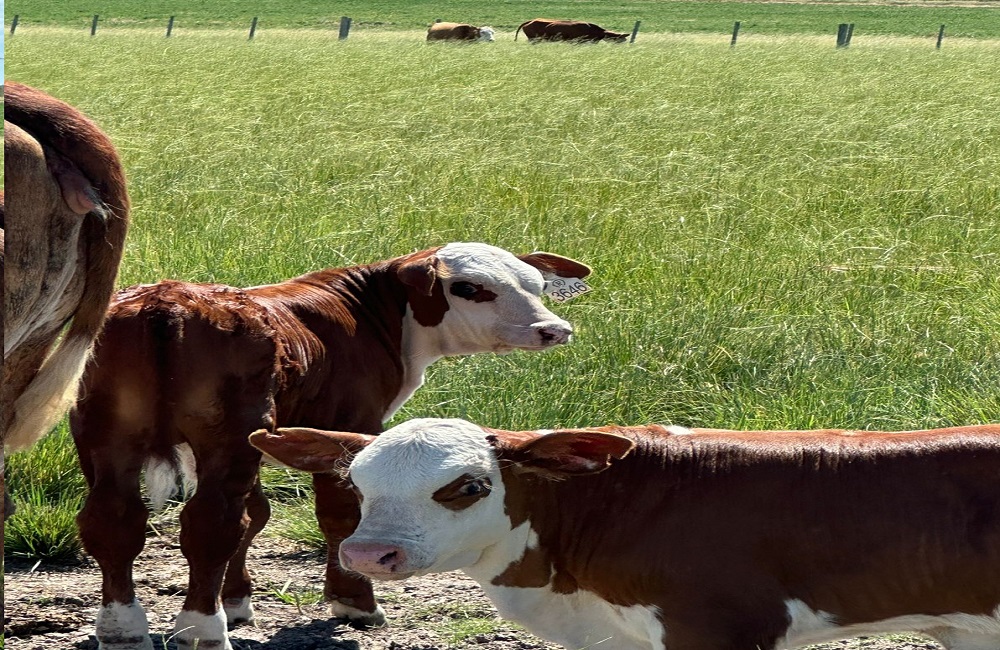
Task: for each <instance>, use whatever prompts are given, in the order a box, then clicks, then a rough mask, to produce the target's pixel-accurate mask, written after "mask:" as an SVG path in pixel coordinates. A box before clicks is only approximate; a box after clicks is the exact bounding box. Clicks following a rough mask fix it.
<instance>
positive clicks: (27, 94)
mask: <svg viewBox="0 0 1000 650" xmlns="http://www.w3.org/2000/svg"><path fill="white" fill-rule="evenodd" d="M4 187H5V190H6V191H5V199H6V204H5V208H10V210H9V217H8V214H7V211H6V209H5V210H4V213H3V224H2V225H3V228H4V239H5V244H9V247H8V248H6V250H5V256H4V268H3V273H4V295H3V302H4V318H3V321H4V331H3V335H4V347H3V360H4V363H3V383H2V387H0V413H2V429H0V431H2V438H3V446H4V449H5V450H8V451H11V450H17V449H23V448H25V447H28V446H30V445H31V444H32V443H34V442H35V441H36V440H38V438H40V437H41V436H43V435H44V434H45V433H47V432H48V431H49V429H51V428H52V426H53V425H55V423H56V422H57V421H58V419H59V418H60V417H61V416H62V415H63V413H64V412H65V411H66V409H67V408H69V406H70V405H71V404H72V402H73V399H74V398H75V396H76V388H77V384H78V381H79V378H80V373H82V372H83V367H84V363H85V362H86V359H87V355H88V354H89V352H90V348H91V345H92V344H93V341H94V338H95V336H96V335H97V333H98V332H99V331H100V328H101V323H102V322H103V320H104V315H105V312H106V310H107V307H108V302H109V300H110V299H111V294H112V292H113V290H114V282H115V277H116V275H117V272H118V263H119V262H120V260H121V256H122V249H123V245H124V240H125V231H126V230H127V227H128V218H129V198H128V193H127V192H126V188H125V175H124V172H123V170H122V166H121V162H120V161H119V158H118V154H117V153H116V151H115V148H114V146H113V145H112V144H111V141H110V140H109V139H108V137H107V136H106V135H105V134H104V133H103V132H102V131H101V130H100V129H99V128H98V127H97V125H95V124H94V123H93V122H92V121H90V120H89V119H88V118H87V117H85V116H84V115H83V114H82V113H80V112H79V111H78V110H76V109H75V108H73V107H72V106H70V105H69V104H66V103H64V102H61V101H59V100H57V99H54V98H52V97H50V96H49V95H46V94H45V93H43V92H41V91H40V90H37V89H35V88H30V87H28V86H25V85H23V84H19V83H17V82H13V81H8V82H6V83H5V84H4ZM6 253H9V255H6ZM60 334H61V335H62V338H61V340H59V337H60ZM4 499H5V504H6V493H5V494H4ZM9 513H10V509H9V508H7V507H6V506H5V508H4V514H5V516H6V515H7V514H9Z"/></svg>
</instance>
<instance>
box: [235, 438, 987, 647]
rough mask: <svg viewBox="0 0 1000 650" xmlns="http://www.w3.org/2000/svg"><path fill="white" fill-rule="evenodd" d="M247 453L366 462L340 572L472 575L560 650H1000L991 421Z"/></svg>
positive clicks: (323, 444) (324, 441)
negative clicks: (894, 648) (893, 648)
mask: <svg viewBox="0 0 1000 650" xmlns="http://www.w3.org/2000/svg"><path fill="white" fill-rule="evenodd" d="M251 442H252V443H253V444H254V445H255V446H257V447H258V448H259V449H261V450H262V451H264V452H265V453H266V454H269V455H270V456H273V457H274V458H276V459H278V460H280V461H281V462H283V463H286V464H288V465H291V466H297V467H299V468H301V469H304V470H307V471H311V472H321V471H335V470H336V468H337V467H343V460H344V459H343V458H342V456H345V454H346V455H350V454H353V453H356V454H357V455H356V456H355V457H354V460H353V462H352V463H351V464H350V470H349V475H348V478H349V479H350V481H351V482H352V483H353V485H354V486H355V490H356V491H357V493H358V495H359V496H360V497H361V499H362V502H361V512H362V516H361V523H360V525H359V526H358V529H357V531H356V532H355V533H354V534H353V535H351V536H350V537H349V538H347V539H346V540H345V541H344V542H343V544H341V547H340V555H341V561H342V563H343V565H344V566H345V567H347V568H349V569H353V570H355V571H359V572H361V573H364V574H366V575H369V576H371V577H372V578H377V579H383V580H400V579H404V578H408V577H410V576H414V575H422V574H426V573H432V572H436V571H448V570H452V569H463V570H464V571H465V572H466V573H467V574H468V575H470V576H471V577H472V578H474V579H475V580H476V581H478V582H479V584H480V585H482V587H483V589H484V590H485V591H486V593H487V595H489V597H490V598H491V599H492V601H493V602H494V604H495V605H496V606H497V609H498V610H499V611H500V613H501V615H503V616H505V617H507V618H510V619H512V620H514V621H517V622H518V623H520V624H522V625H524V626H525V627H526V628H528V629H529V630H530V631H532V632H534V633H535V634H537V635H538V636H541V637H543V638H546V639H550V640H552V641H555V642H557V643H561V644H562V645H564V646H566V647H567V648H571V649H577V648H585V647H593V646H596V645H599V644H601V643H602V642H605V641H607V647H609V648H615V649H616V650H664V649H666V648H669V649H670V650H778V649H787V648H797V647H800V646H802V645H807V644H811V643H820V642H825V641H832V640H836V639H843V638H847V637H853V636H858V635H866V634H878V633H887V632H919V633H922V634H925V635H927V636H929V637H932V638H934V639H936V640H938V641H939V642H940V643H941V644H943V645H944V646H945V647H946V648H948V650H997V648H1000V425H984V426H970V427H957V428H952V429H939V430H931V431H910V432H901V433H874V432H855V431H781V432H775V431H764V432H737V431H721V430H707V429H702V430H698V429H695V430H689V429H684V428H682V427H661V426H655V425H654V426H647V427H603V428H599V429H579V430H566V431H520V432H511V431H498V430H492V429H486V428H483V427H480V426H477V425H475V424H471V423H468V422H465V421H463V420H412V421H410V422H406V423H404V424H402V425H399V426H398V427H394V428H393V429H390V430H389V431H387V432H385V433H384V434H382V435H381V436H379V437H377V438H373V437H372V436H364V435H359V434H354V433H329V432H321V431H316V430H309V429H287V430H285V429H282V430H278V431H277V433H276V434H272V433H269V432H266V431H260V432H257V433H255V434H254V435H253V436H251ZM600 647H603V646H600Z"/></svg>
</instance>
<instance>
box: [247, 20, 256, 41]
mask: <svg viewBox="0 0 1000 650" xmlns="http://www.w3.org/2000/svg"><path fill="white" fill-rule="evenodd" d="M256 31H257V16H254V17H253V20H252V21H250V38H249V39H248V40H251V41H252V40H253V35H254V32H256Z"/></svg>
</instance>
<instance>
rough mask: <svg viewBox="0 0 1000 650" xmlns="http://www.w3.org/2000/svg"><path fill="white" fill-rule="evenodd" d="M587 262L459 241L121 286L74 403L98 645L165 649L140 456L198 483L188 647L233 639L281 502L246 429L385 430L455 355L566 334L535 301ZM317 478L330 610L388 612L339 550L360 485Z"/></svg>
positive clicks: (366, 618) (182, 643)
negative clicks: (312, 266) (212, 281)
mask: <svg viewBox="0 0 1000 650" xmlns="http://www.w3.org/2000/svg"><path fill="white" fill-rule="evenodd" d="M588 272H589V269H588V268H587V267H586V266H584V265H583V264H580V263H579V262H575V261H573V260H570V259H567V258H565V257H560V256H558V255H553V254H551V253H532V254H528V255H521V256H520V257H518V256H515V255H512V254H511V253H509V252H507V251H505V250H501V249H499V248H495V247H493V246H488V245H486V244H468V243H453V244H448V245H446V246H443V247H438V248H432V249H429V250H425V251H420V252H418V253H412V254H410V255H404V256H403V257H398V258H395V259H391V260H387V261H384V262H379V263H376V264H370V265H363V266H353V267H349V268H342V269H328V270H325V271H316V272H314V273H309V274H307V275H303V276H301V277H298V278H294V279H292V280H288V281H285V282H281V283H278V284H272V285H267V286H260V287H253V288H250V289H237V288H233V287H226V286H220V285H203V284H190V283H185V282H162V283H160V284H156V285H147V286H141V287H133V288H131V289H126V290H124V291H122V292H120V293H119V294H118V296H117V298H116V300H115V302H114V304H113V305H112V307H111V310H110V312H109V316H108V321H107V325H106V327H105V333H104V336H103V337H102V338H101V340H100V342H99V343H98V345H97V348H96V350H95V353H94V360H93V363H91V364H90V365H88V367H87V371H86V374H85V376H84V387H83V390H82V391H81V394H82V398H81V399H80V401H79V402H78V403H77V408H76V410H75V412H74V413H73V414H72V417H71V429H72V433H73V438H74V441H75V442H76V447H77V451H78V453H79V457H80V465H81V467H82V469H83V472H84V475H85V476H86V479H87V483H88V485H89V486H90V494H89V495H88V497H87V501H86V504H85V505H84V508H83V510H82V511H81V512H80V515H79V517H78V518H77V521H78V523H79V526H80V536H81V538H82V540H83V543H84V547H85V548H86V549H87V551H88V552H89V553H90V554H91V555H93V556H94V558H95V559H96V560H97V561H98V563H99V564H100V566H101V570H102V573H103V580H104V582H103V590H102V592H103V593H102V595H103V597H102V607H101V608H100V610H99V612H98V616H97V638H98V639H99V640H100V642H101V647H102V650H125V649H129V650H133V649H145V650H149V649H151V648H152V645H151V641H150V637H149V628H148V624H147V621H146V617H145V614H144V613H143V610H142V607H141V606H140V605H139V603H138V602H137V601H136V596H135V589H134V587H133V584H132V579H131V575H132V565H133V561H134V560H135V558H136V556H137V555H138V554H139V553H140V551H141V550H142V547H143V543H144V541H145V534H146V519H147V514H148V513H147V508H146V505H145V504H144V503H143V500H142V497H141V494H140V490H139V476H140V472H141V469H142V467H143V464H144V463H145V464H147V465H148V469H147V471H146V483H147V486H148V489H149V494H150V498H151V501H153V503H154V505H156V504H157V503H159V504H162V502H163V501H165V500H166V499H167V497H168V496H169V495H170V492H171V491H172V489H173V487H174V485H175V480H176V479H175V477H176V473H177V471H178V470H183V473H184V474H185V476H186V477H190V478H192V479H196V480H197V491H196V492H195V493H194V496H193V497H192V498H191V499H190V500H188V502H187V504H186V505H185V506H184V510H183V512H182V513H181V550H182V551H183V553H184V557H185V558H187V561H188V565H189V569H190V579H189V586H188V591H187V595H186V598H185V599H184V606H183V610H182V611H181V613H180V615H179V616H178V617H177V619H176V625H175V630H176V633H175V638H176V641H177V646H178V648H182V649H185V650H189V649H191V648H193V647H195V646H196V645H197V646H198V647H199V648H208V647H212V648H219V649H220V650H222V649H226V650H228V649H230V648H231V646H230V642H229V639H228V635H227V632H226V628H227V624H229V625H231V624H235V623H238V622H241V621H246V620H250V619H251V618H252V617H253V609H252V607H251V604H250V593H251V584H250V576H249V574H248V572H247V569H246V554H247V549H248V547H249V545H250V543H251V541H252V540H253V538H254V536H255V535H256V534H257V533H258V532H260V530H261V529H262V528H263V526H264V524H265V522H266V521H267V519H268V517H269V515H270V511H269V508H268V504H267V499H266V498H265V496H264V493H263V490H262V488H261V484H260V480H259V477H258V469H259V465H260V460H261V455H260V452H258V451H257V450H256V449H254V448H253V447H252V446H250V443H249V442H248V441H247V437H248V436H249V435H250V434H251V433H252V432H253V431H255V430H257V429H259V428H261V427H265V428H269V429H270V428H273V427H275V426H278V425H287V426H318V427H323V428H336V429H356V430H358V431H363V432H366V433H378V432H379V431H381V430H382V423H383V422H385V421H386V420H387V419H389V418H390V417H391V416H392V414H393V413H395V412H396V410H397V409H398V408H399V407H400V406H401V405H402V404H403V403H404V402H405V401H406V400H407V399H408V398H409V397H410V395H412V394H413V392H414V391H415V390H416V389H417V388H418V387H419V386H420V385H421V384H422V383H423V380H424V370H425V369H426V368H427V366H429V365H430V364H431V363H433V362H434V361H435V360H437V359H439V358H441V357H443V356H451V355H462V354H473V353H477V352H508V351H511V350H515V349H521V350H545V349H548V348H552V347H554V346H557V345H560V344H563V343H566V342H567V341H569V338H570V333H571V331H572V329H571V327H570V325H569V323H567V322H566V321H564V320H562V319H561V318H559V317H558V316H556V315H555V314H553V313H552V312H550V311H549V310H548V309H547V308H546V307H545V306H544V305H543V304H542V302H541V300H540V296H541V294H542V291H543V286H544V283H545V281H546V280H545V279H546V278H556V277H558V276H565V277H582V276H585V275H586V274H587V273H588ZM314 487H315V490H316V516H317V518H318V520H319V525H320V528H321V529H322V531H323V534H324V536H325V537H326V540H327V543H328V546H329V554H328V561H327V574H326V587H325V591H324V594H325V596H326V598H327V600H328V601H330V606H331V611H332V613H333V614H334V615H335V616H340V617H345V618H350V619H353V620H356V621H359V622H362V623H366V624H379V623H383V622H384V621H385V617H384V613H383V611H382V608H381V607H379V606H378V605H376V603H375V599H374V596H373V594H372V587H371V583H370V582H369V581H368V580H367V579H366V578H364V577H362V576H360V575H358V574H355V573H346V572H344V571H342V570H341V568H340V565H339V563H338V560H337V548H338V546H339V544H340V541H341V540H342V539H343V538H345V537H347V536H348V535H350V534H351V533H352V532H353V531H354V526H355V524H356V523H357V521H358V519H359V517H360V513H359V512H358V504H357V499H356V498H355V496H354V494H353V493H351V492H350V491H349V490H347V489H346V488H345V487H344V486H343V485H342V484H341V483H340V481H339V478H338V477H336V476H331V475H325V474H318V475H316V477H315V481H314Z"/></svg>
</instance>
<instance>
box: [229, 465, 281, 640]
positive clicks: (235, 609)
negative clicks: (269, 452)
mask: <svg viewBox="0 0 1000 650" xmlns="http://www.w3.org/2000/svg"><path fill="white" fill-rule="evenodd" d="M246 512H247V517H248V518H249V522H248V526H247V531H246V532H245V533H244V534H243V539H242V541H241V542H240V547H239V548H238V549H237V551H236V554H235V555H233V557H232V559H230V560H229V566H228V567H227V568H226V578H225V582H224V583H223V587H222V607H223V609H224V610H225V612H226V622H227V623H228V624H229V626H230V627H232V626H233V625H237V624H239V623H245V622H247V621H252V620H253V617H254V611H253V605H252V603H251V602H250V595H251V592H252V591H253V585H252V584H251V581H250V572H249V571H247V551H249V549H250V544H251V543H252V542H253V539H254V537H256V536H257V533H259V532H260V531H261V530H263V529H264V525H265V524H266V523H267V521H268V519H270V518H271V505H270V504H269V503H268V502H267V497H266V496H264V489H263V487H262V486H261V483H260V477H258V478H257V482H256V483H255V484H254V486H253V490H252V491H251V492H250V495H249V496H248V497H247V500H246Z"/></svg>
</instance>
